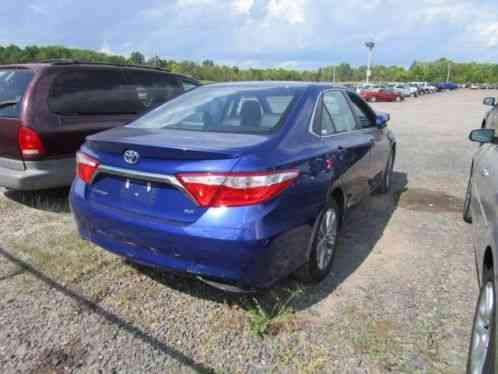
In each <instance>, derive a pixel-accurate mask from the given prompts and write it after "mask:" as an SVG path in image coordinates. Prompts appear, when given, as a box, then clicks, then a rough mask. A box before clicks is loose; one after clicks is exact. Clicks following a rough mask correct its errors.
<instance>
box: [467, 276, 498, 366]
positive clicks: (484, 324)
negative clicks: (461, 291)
mask: <svg viewBox="0 0 498 374" xmlns="http://www.w3.org/2000/svg"><path fill="white" fill-rule="evenodd" d="M494 313H495V294H494V290H493V282H487V283H486V285H485V286H484V287H483V288H482V289H481V294H480V295H479V304H478V306H477V310H476V315H475V321H474V328H473V331H472V346H471V347H470V367H469V369H470V370H469V372H470V373H471V374H481V373H482V372H483V369H484V365H485V363H486V358H487V356H488V351H489V346H490V342H491V331H492V325H491V324H492V323H493V315H494Z"/></svg>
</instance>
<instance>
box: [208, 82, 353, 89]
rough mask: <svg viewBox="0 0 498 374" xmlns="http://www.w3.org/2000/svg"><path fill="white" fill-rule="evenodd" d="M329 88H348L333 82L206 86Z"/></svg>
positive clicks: (217, 85) (246, 83)
mask: <svg viewBox="0 0 498 374" xmlns="http://www.w3.org/2000/svg"><path fill="white" fill-rule="evenodd" d="M254 86H257V87H266V88H271V87H283V86H285V87H304V88H307V87H327V88H337V89H344V90H346V89H347V87H344V86H341V85H337V84H333V83H332V82H298V81H237V82H222V83H213V84H209V85H206V86H205V87H254Z"/></svg>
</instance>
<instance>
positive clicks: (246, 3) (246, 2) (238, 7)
mask: <svg viewBox="0 0 498 374" xmlns="http://www.w3.org/2000/svg"><path fill="white" fill-rule="evenodd" d="M253 6H254V0H234V1H233V2H232V10H233V12H234V13H235V14H236V15H247V14H249V13H250V11H251V9H252V7H253Z"/></svg>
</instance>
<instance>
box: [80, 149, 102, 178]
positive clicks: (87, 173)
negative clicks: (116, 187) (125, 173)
mask: <svg viewBox="0 0 498 374" xmlns="http://www.w3.org/2000/svg"><path fill="white" fill-rule="evenodd" d="M99 165H100V164H99V162H98V161H97V160H95V159H93V158H91V157H90V156H88V155H86V154H84V153H81V152H78V153H76V173H77V174H78V177H80V179H81V180H82V181H83V182H85V183H86V184H90V183H92V181H93V177H94V176H95V172H96V171H97V169H98V167H99Z"/></svg>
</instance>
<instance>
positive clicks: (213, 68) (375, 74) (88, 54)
mask: <svg viewBox="0 0 498 374" xmlns="http://www.w3.org/2000/svg"><path fill="white" fill-rule="evenodd" d="M56 59H73V60H80V61H89V62H103V63H112V64H137V65H151V66H156V67H161V68H164V69H167V70H170V71H172V72H176V73H181V74H186V75H190V76H192V77H195V78H197V79H199V80H202V81H212V82H220V81H241V80H291V81H332V80H333V79H334V74H335V78H336V81H337V82H360V81H363V80H364V79H365V75H366V70H367V68H366V66H352V65H350V64H348V63H341V64H338V65H335V66H334V65H330V66H324V67H322V68H319V69H316V70H292V69H283V68H266V69H253V68H251V69H240V68H239V67H237V66H227V65H219V64H216V63H215V62H214V61H212V60H205V61H203V62H200V63H198V62H194V61H176V60H166V59H161V58H159V57H157V56H155V57H152V58H148V59H147V58H145V56H144V55H143V54H142V53H140V52H133V53H131V55H130V56H129V57H124V56H119V55H114V54H108V53H102V52H96V51H92V50H87V49H76V48H66V47H61V46H47V47H38V46H27V47H25V48H21V47H18V46H16V45H9V46H0V64H14V63H26V62H41V61H49V60H56ZM334 70H335V72H334ZM448 70H450V80H451V81H453V82H456V83H470V82H475V83H498V64H492V63H476V62H471V63H455V62H452V61H449V60H448V59H446V58H441V59H439V60H436V61H432V62H420V61H414V62H413V63H412V64H411V66H410V67H409V68H404V67H402V66H384V65H375V66H374V67H373V68H372V78H371V79H372V80H374V81H383V82H385V81H396V82H407V81H428V82H441V81H446V79H447V76H448Z"/></svg>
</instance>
